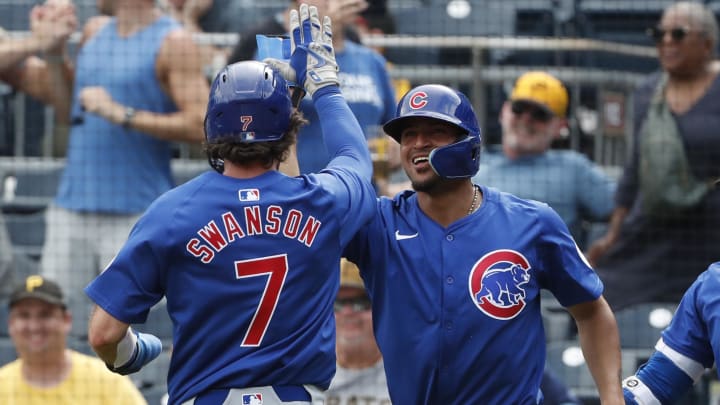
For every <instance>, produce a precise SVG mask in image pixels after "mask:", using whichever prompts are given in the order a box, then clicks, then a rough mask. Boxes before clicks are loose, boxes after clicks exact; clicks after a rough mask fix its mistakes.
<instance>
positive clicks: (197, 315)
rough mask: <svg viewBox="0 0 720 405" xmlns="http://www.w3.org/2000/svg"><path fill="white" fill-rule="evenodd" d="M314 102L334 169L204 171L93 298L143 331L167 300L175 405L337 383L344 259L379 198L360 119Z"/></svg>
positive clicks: (332, 100)
mask: <svg viewBox="0 0 720 405" xmlns="http://www.w3.org/2000/svg"><path fill="white" fill-rule="evenodd" d="M317 94H318V93H316V103H317V104H318V105H322V106H323V108H325V110H326V111H329V112H330V113H328V114H325V115H322V117H321V119H323V120H324V121H323V127H324V129H325V130H326V133H329V134H333V135H332V136H328V138H329V139H328V142H327V143H328V145H329V148H330V150H331V151H334V152H335V153H334V156H335V158H333V160H331V162H330V164H329V165H328V167H327V168H326V169H324V170H323V171H322V172H321V173H318V174H309V175H303V176H300V177H294V178H293V177H288V176H286V175H284V174H282V173H279V172H276V171H270V172H267V173H264V174H262V175H260V176H257V177H255V178H251V179H238V178H233V177H228V176H224V175H221V174H219V173H216V172H214V171H210V172H207V173H204V174H202V175H200V176H198V177H197V178H195V179H193V180H191V181H189V182H187V183H185V184H183V185H182V186H179V187H178V188H175V189H173V190H171V191H169V192H167V193H165V194H164V195H163V196H161V197H160V198H158V199H157V200H156V201H155V202H154V203H153V204H152V205H151V206H150V208H148V210H147V212H146V213H145V214H144V215H143V216H142V217H141V219H140V220H139V221H138V223H137V224H136V225H135V227H134V228H133V230H132V232H131V233H130V236H129V238H128V241H127V243H126V244H125V246H124V247H123V248H122V249H121V251H120V252H119V253H118V255H117V257H116V258H115V259H114V260H113V262H112V263H111V264H110V265H109V266H108V268H107V269H106V270H105V271H104V272H103V273H102V274H101V275H99V276H98V277H97V278H96V279H95V280H94V281H93V282H92V283H91V284H90V285H89V286H88V287H86V289H85V291H86V293H87V294H88V295H89V296H90V298H92V299H93V300H94V301H95V302H96V303H97V304H98V305H99V306H100V307H102V308H103V309H104V310H106V311H107V312H108V313H109V314H111V315H112V316H114V317H115V318H117V319H118V320H120V321H123V322H126V323H142V322H144V321H145V320H146V317H147V314H148V311H149V309H150V308H151V307H152V306H153V305H154V304H155V303H157V302H158V301H159V300H160V299H161V298H162V297H163V296H165V297H166V299H167V308H168V312H169V314H170V318H171V319H172V322H173V327H174V329H173V353H172V360H171V363H170V371H169V373H168V391H169V394H170V403H171V404H177V403H181V402H183V401H185V400H188V399H190V398H192V397H194V396H196V395H198V394H200V393H203V392H206V391H208V390H211V389H213V388H245V387H255V386H265V385H301V384H312V385H317V386H318V387H320V388H322V389H326V388H327V387H328V386H329V384H330V380H331V379H332V376H333V374H334V372H335V323H334V315H333V301H334V298H335V295H336V293H337V289H338V286H339V271H338V263H339V261H340V254H341V252H342V249H343V247H344V245H345V244H346V243H347V242H348V241H349V239H350V238H351V237H352V236H353V234H354V233H355V232H356V231H357V229H358V228H359V227H360V226H361V225H362V224H364V223H365V222H367V220H369V219H370V217H371V216H372V215H373V214H374V211H373V209H374V207H375V201H376V196H375V193H374V190H373V188H372V184H371V183H370V177H371V172H372V164H371V161H370V158H369V153H368V151H367V147H366V145H365V141H364V137H363V135H362V131H361V130H360V129H359V126H358V125H357V121H356V120H354V118H353V117H352V113H351V112H350V110H349V109H348V108H347V105H346V104H345V103H344V101H342V102H340V100H342V98H341V97H339V95H338V94H339V93H337V92H334V95H330V96H328V97H322V98H321V99H320V100H317V97H318V96H317Z"/></svg>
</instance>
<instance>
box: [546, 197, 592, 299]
mask: <svg viewBox="0 0 720 405" xmlns="http://www.w3.org/2000/svg"><path fill="white" fill-rule="evenodd" d="M538 206H539V207H540V208H539V213H540V215H539V220H540V221H541V229H542V232H541V234H540V237H539V238H540V240H539V244H538V249H539V251H538V254H539V256H540V259H541V261H542V269H541V272H540V279H541V286H542V287H544V288H547V289H548V290H550V291H551V292H552V293H553V295H555V297H556V298H557V300H558V302H560V304H562V305H563V306H565V307H569V306H571V305H575V304H579V303H581V302H587V301H593V300H595V299H597V298H598V297H600V295H601V294H602V291H603V284H602V281H600V277H598V275H597V273H595V271H594V270H593V269H592V267H591V266H590V264H589V263H588V262H587V260H586V259H585V256H584V255H583V254H582V252H581V251H580V249H579V248H578V246H577V244H576V243H575V240H574V239H573V237H572V236H571V235H570V231H569V230H568V228H567V225H565V223H564V222H563V220H562V219H561V218H560V216H559V215H558V214H557V213H556V212H555V211H554V210H553V209H552V208H550V207H549V206H548V205H547V204H543V203H538Z"/></svg>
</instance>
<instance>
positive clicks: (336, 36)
mask: <svg viewBox="0 0 720 405" xmlns="http://www.w3.org/2000/svg"><path fill="white" fill-rule="evenodd" d="M306 3H307V4H308V5H313V6H316V7H317V8H318V12H319V13H320V14H321V15H329V16H330V17H331V18H332V23H333V47H334V48H335V57H336V59H337V63H338V66H339V67H340V75H339V79H340V89H341V90H342V93H343V96H345V98H346V99H347V101H348V104H349V105H350V109H351V110H352V111H353V113H354V114H355V117H356V118H357V119H358V121H359V122H360V126H361V127H362V128H363V131H364V132H365V138H367V139H371V138H375V137H379V136H382V137H384V136H385V135H384V134H383V132H382V129H381V124H382V123H383V122H385V121H387V120H389V119H390V118H392V117H393V115H394V113H395V92H394V89H393V86H392V83H391V81H390V76H389V74H388V72H387V69H386V61H385V58H383V57H382V56H381V55H380V54H378V53H377V52H375V51H374V50H372V49H370V48H368V47H366V46H363V45H360V44H359V43H357V42H353V41H351V40H347V37H346V35H347V28H349V27H352V24H353V22H354V21H355V19H356V18H357V16H358V14H359V13H360V12H362V11H363V10H364V9H365V8H366V7H367V3H366V2H365V0H334V1H329V2H326V1H324V0H310V1H306ZM293 8H297V2H295V1H290V2H289V5H288V8H287V10H286V11H285V12H283V13H281V14H279V15H277V16H274V17H273V18H271V19H269V20H267V21H265V22H264V23H263V25H262V26H259V27H255V28H251V29H249V30H248V31H247V32H244V33H241V42H239V43H238V45H237V46H236V48H235V50H234V51H233V54H232V55H231V56H230V62H231V63H232V62H236V61H238V60H246V59H254V58H255V57H256V51H257V45H256V43H255V35H256V34H264V35H279V34H287V32H288V29H287V13H288V12H289V10H291V9H293ZM300 110H301V111H302V112H303V115H304V116H305V118H306V119H308V121H309V124H308V125H306V126H304V127H303V128H302V129H301V131H300V134H299V135H298V144H297V154H298V158H299V161H300V173H310V172H318V171H320V170H321V169H322V168H323V167H325V165H326V164H327V163H328V161H329V157H328V154H327V151H326V149H325V145H324V143H323V141H322V133H321V131H320V122H319V120H318V117H317V112H316V111H315V108H314V106H313V104H312V101H311V100H308V98H307V97H306V98H305V99H303V101H302V103H301V104H300Z"/></svg>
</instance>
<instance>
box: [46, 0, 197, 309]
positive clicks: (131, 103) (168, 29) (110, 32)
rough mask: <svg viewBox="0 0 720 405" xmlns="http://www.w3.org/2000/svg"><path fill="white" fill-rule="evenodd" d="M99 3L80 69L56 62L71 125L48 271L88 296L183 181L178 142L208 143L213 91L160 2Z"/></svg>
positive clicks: (53, 213)
mask: <svg viewBox="0 0 720 405" xmlns="http://www.w3.org/2000/svg"><path fill="white" fill-rule="evenodd" d="M98 9H99V12H100V13H101V14H103V15H101V16H97V17H93V18H91V19H90V20H88V21H87V23H86V24H85V27H84V29H83V36H82V39H81V42H80V45H79V50H78V54H77V60H76V62H75V64H74V69H71V65H70V63H68V62H69V61H67V58H65V63H61V61H62V58H58V59H60V60H58V63H50V64H48V68H49V72H48V73H49V77H51V78H52V79H53V80H54V82H53V88H54V89H57V91H56V93H55V98H54V100H53V104H54V105H56V106H64V105H70V111H69V113H68V114H67V116H66V117H65V118H66V119H67V120H69V121H70V124H71V127H70V134H69V145H68V150H67V163H66V167H65V171H64V173H63V175H62V178H61V181H60V185H59V189H58V193H57V196H56V198H55V200H54V202H53V204H52V205H51V206H50V207H49V209H48V211H47V229H46V235H45V246H44V249H43V252H42V261H41V272H42V274H43V275H44V276H47V277H48V278H52V279H55V280H58V282H59V283H60V284H61V287H62V288H63V289H64V290H65V291H68V294H69V295H70V296H81V295H82V294H81V291H82V288H83V287H84V286H85V285H86V284H87V283H88V282H89V281H90V280H92V278H93V277H94V276H96V275H97V274H98V273H99V272H100V271H101V269H102V268H103V267H104V266H105V265H106V264H107V263H108V262H110V260H111V259H112V258H113V256H115V254H116V253H117V251H118V250H119V248H120V246H122V243H123V241H124V240H125V239H126V238H127V235H128V232H129V231H130V228H131V227H132V225H133V224H134V223H135V221H137V219H138V217H139V216H140V214H142V212H143V211H145V209H146V208H147V207H148V206H149V205H150V203H151V202H152V201H153V200H155V199H156V198H157V197H158V196H160V195H161V194H162V193H164V192H166V191H168V190H170V189H171V188H172V187H173V186H174V184H173V179H172V176H171V171H170V160H171V157H172V142H174V141H184V142H190V143H198V144H199V143H200V142H201V140H202V128H203V127H202V123H203V118H204V114H205V103H206V102H207V93H208V83H207V80H206V78H205V77H204V75H203V73H202V63H201V59H200V56H199V51H198V47H197V46H196V45H195V43H194V42H193V41H192V38H191V36H190V35H189V34H188V33H187V32H185V31H184V30H183V29H182V28H181V27H180V25H179V24H178V23H177V22H176V21H175V20H173V19H171V18H169V17H167V16H164V15H163V14H162V13H161V12H160V11H159V10H158V9H157V8H156V7H155V6H154V1H153V0H101V1H98ZM64 51H65V50H64V48H60V49H59V50H58V53H60V52H64Z"/></svg>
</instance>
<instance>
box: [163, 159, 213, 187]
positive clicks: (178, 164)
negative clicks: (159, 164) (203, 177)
mask: <svg viewBox="0 0 720 405" xmlns="http://www.w3.org/2000/svg"><path fill="white" fill-rule="evenodd" d="M170 165H171V169H172V175H173V180H174V181H175V185H176V186H179V185H181V184H183V183H185V182H187V181H188V180H191V179H193V178H195V177H197V176H198V175H200V174H202V173H205V172H206V171H208V170H212V169H211V168H210V165H209V164H208V162H207V161H206V160H195V159H173V161H172V162H171V163H170Z"/></svg>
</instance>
